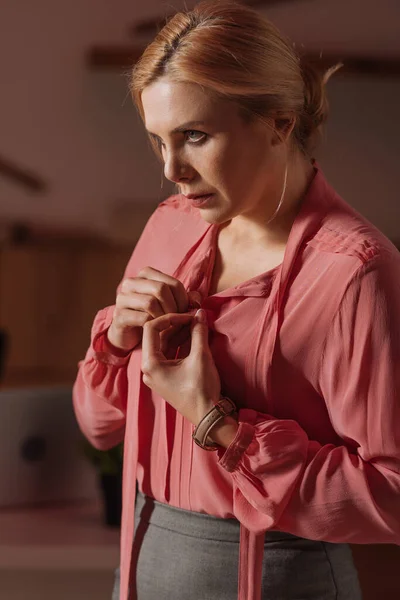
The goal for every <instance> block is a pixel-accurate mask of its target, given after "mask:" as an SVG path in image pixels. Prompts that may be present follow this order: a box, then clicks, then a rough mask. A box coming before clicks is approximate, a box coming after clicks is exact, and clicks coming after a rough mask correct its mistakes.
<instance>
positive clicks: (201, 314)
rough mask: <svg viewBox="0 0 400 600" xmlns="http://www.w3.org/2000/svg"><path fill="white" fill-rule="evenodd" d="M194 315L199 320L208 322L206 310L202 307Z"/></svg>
mask: <svg viewBox="0 0 400 600" xmlns="http://www.w3.org/2000/svg"><path fill="white" fill-rule="evenodd" d="M194 316H195V317H196V319H197V320H198V322H199V323H207V315H206V311H205V310H203V309H202V308H199V310H198V311H197V312H196V314H195V315H194Z"/></svg>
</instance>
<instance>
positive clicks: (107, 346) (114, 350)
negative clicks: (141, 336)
mask: <svg viewBox="0 0 400 600" xmlns="http://www.w3.org/2000/svg"><path fill="white" fill-rule="evenodd" d="M109 331H110V329H108V330H107V332H106V334H105V336H104V340H103V343H104V350H105V351H106V352H110V354H113V355H114V356H118V357H121V358H124V357H125V356H128V354H129V353H130V352H131V351H132V350H133V348H131V349H130V350H126V349H125V348H121V347H119V346H116V345H115V344H114V343H113V342H112V341H111V340H110V337H109Z"/></svg>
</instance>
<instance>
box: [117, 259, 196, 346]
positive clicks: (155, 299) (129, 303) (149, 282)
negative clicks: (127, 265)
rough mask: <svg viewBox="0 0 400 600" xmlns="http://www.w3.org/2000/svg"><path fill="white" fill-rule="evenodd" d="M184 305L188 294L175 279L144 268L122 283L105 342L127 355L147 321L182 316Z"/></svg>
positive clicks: (185, 305)
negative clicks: (175, 314) (166, 316)
mask: <svg viewBox="0 0 400 600" xmlns="http://www.w3.org/2000/svg"><path fill="white" fill-rule="evenodd" d="M188 305H189V296H188V293H187V292H186V290H185V288H184V287H183V285H182V283H181V282H180V281H178V279H174V277H171V276H170V275H165V273H162V272H161V271H157V270H156V269H153V268H152V267H145V268H144V269H142V270H141V271H140V272H139V273H138V275H137V277H128V278H127V279H125V280H124V281H123V282H122V285H121V288H120V291H119V294H118V295H117V300H116V303H115V309H114V315H113V320H112V323H111V325H110V327H109V329H108V331H107V338H108V340H109V342H110V343H111V344H112V345H113V346H114V347H115V348H118V349H120V350H123V351H126V352H129V351H130V350H133V348H135V347H136V346H137V345H138V344H139V343H140V342H141V340H142V335H143V326H144V324H145V323H147V321H151V320H152V319H156V318H157V317H161V316H162V315H165V314H168V313H184V312H186V311H187V310H188Z"/></svg>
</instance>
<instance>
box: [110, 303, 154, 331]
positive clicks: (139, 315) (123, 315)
mask: <svg viewBox="0 0 400 600" xmlns="http://www.w3.org/2000/svg"><path fill="white" fill-rule="evenodd" d="M150 319H151V316H150V315H149V314H148V313H145V312H141V311H137V310H131V309H130V308H123V309H119V310H116V311H115V312H114V318H113V321H114V323H115V325H116V326H117V327H119V328H121V329H126V328H128V327H143V325H145V323H147V322H148V321H149V320H150Z"/></svg>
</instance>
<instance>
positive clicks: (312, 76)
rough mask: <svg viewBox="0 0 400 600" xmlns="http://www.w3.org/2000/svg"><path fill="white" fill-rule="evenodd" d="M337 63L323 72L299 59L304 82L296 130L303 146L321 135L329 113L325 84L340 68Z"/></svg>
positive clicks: (307, 61)
mask: <svg viewBox="0 0 400 600" xmlns="http://www.w3.org/2000/svg"><path fill="white" fill-rule="evenodd" d="M342 66H343V65H342V63H338V64H336V65H334V66H332V67H330V68H329V69H328V70H327V71H325V72H324V71H323V70H322V69H321V68H319V67H318V65H317V64H316V63H314V62H311V61H310V60H309V59H307V58H305V57H301V58H300V68H301V73H302V77H303V82H304V107H303V112H302V115H301V117H300V123H299V126H298V128H297V134H298V136H299V141H300V142H302V143H303V144H304V142H306V141H307V140H308V144H307V145H309V141H310V140H311V139H313V138H314V137H315V136H317V135H319V134H320V133H321V127H322V125H323V124H324V123H325V121H326V120H327V117H328V113H329V103H328V98H327V93H326V84H327V82H328V80H329V79H330V77H331V76H332V75H333V74H334V73H335V72H336V71H338V70H339V69H340V68H341V67H342Z"/></svg>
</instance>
